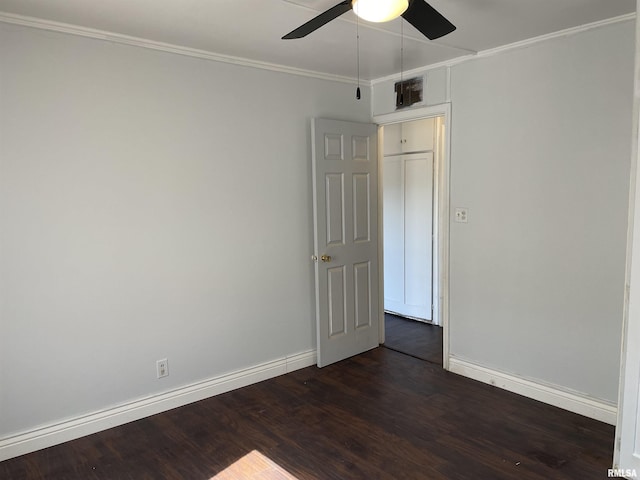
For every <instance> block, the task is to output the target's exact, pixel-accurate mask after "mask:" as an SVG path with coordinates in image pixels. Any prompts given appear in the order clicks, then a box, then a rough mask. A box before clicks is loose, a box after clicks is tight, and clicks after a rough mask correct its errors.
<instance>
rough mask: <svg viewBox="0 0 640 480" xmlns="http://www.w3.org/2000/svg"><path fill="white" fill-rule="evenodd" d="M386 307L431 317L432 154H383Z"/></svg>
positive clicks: (424, 317)
mask: <svg viewBox="0 0 640 480" xmlns="http://www.w3.org/2000/svg"><path fill="white" fill-rule="evenodd" d="M383 168H384V171H383V175H384V183H383V196H384V203H383V207H384V217H383V218H384V292H385V295H384V297H385V298H384V308H385V310H387V311H390V312H394V313H398V314H400V315H404V316H407V317H412V318H417V319H421V320H429V321H430V320H432V318H431V315H432V313H431V304H432V284H431V283H432V270H433V266H432V260H433V259H432V251H433V238H432V233H433V152H425V153H418V154H410V155H401V156H396V157H385V158H384V165H383Z"/></svg>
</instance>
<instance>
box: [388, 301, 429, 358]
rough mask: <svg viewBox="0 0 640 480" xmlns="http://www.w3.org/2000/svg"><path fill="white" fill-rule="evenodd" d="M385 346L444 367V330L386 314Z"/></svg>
mask: <svg viewBox="0 0 640 480" xmlns="http://www.w3.org/2000/svg"><path fill="white" fill-rule="evenodd" d="M384 321H385V342H384V346H385V347H387V348H390V349H392V350H396V351H398V352H402V353H405V354H407V355H411V356H413V357H416V358H420V359H422V360H426V361H427V362H431V363H435V364H437V365H442V328H441V327H438V326H437V325H431V324H429V323H424V322H419V321H416V320H411V319H408V318H404V317H400V316H398V315H393V314H391V313H385V314H384Z"/></svg>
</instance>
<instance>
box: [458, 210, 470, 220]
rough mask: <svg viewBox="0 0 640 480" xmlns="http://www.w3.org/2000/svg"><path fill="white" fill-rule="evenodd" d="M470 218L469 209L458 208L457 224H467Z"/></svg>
mask: <svg viewBox="0 0 640 480" xmlns="http://www.w3.org/2000/svg"><path fill="white" fill-rule="evenodd" d="M468 218H469V209H468V208H466V207H456V222H458V223H467V221H468Z"/></svg>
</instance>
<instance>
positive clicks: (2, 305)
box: [0, 24, 370, 439]
mask: <svg viewBox="0 0 640 480" xmlns="http://www.w3.org/2000/svg"><path fill="white" fill-rule="evenodd" d="M0 65H1V66H2V67H1V69H0V135H1V137H0V232H1V244H0V247H1V250H0V385H1V388H0V439H2V438H6V437H7V436H9V435H11V434H13V433H17V432H21V431H26V430H30V429H33V428H35V427H38V426H40V425H46V424H51V423H54V422H59V421H62V420H65V419H69V418H75V417H77V416H79V415H82V414H86V413H89V412H94V411H97V410H100V409H105V408H108V407H112V406H115V405H120V404H123V403H126V402H129V401H132V400H136V399H139V398H143V397H146V396H149V395H153V394H155V393H159V392H163V391H168V390H171V389H175V388H178V387H180V386H182V385H186V384H190V383H192V382H196V381H198V380H203V379H208V378H211V377H214V376H217V375H220V374H223V373H227V372H230V371H235V370H238V369H240V368H243V367H248V366H254V365H257V364H259V363H262V362H266V361H269V360H273V359H277V358H282V357H284V356H286V355H290V354H295V353H298V352H302V351H307V350H309V349H313V348H315V334H314V332H315V327H314V324H315V323H314V322H315V318H314V315H313V306H312V303H313V287H312V278H313V275H312V264H311V262H310V261H309V258H310V255H311V253H312V223H311V217H312V216H311V192H310V184H311V181H310V178H311V175H310V161H309V151H310V146H309V136H310V135H309V119H310V117H312V116H327V117H332V118H339V119H340V118H341V119H351V120H358V121H367V120H369V116H370V112H369V105H368V103H366V102H357V101H356V100H355V98H354V88H353V86H351V85H347V84H342V83H336V82H330V81H325V80H319V79H312V78H307V77H297V76H292V75H287V74H283V73H277V72H271V71H264V70H256V69H252V68H245V67H240V66H233V65H228V64H221V63H214V62H210V61H205V60H201V59H195V58H188V57H183V56H177V55H173V54H168V53H163V52H158V51H152V50H146V49H141V48H136V47H130V46H124V45H118V44H113V43H109V42H104V41H99V40H93V39H86V38H80V37H74V36H69V35H64V34H58V33H53V32H46V31H39V30H32V29H28V28H23V27H18V26H11V25H6V24H0ZM363 94H364V95H365V98H366V96H368V95H369V91H368V90H367V91H365V92H363ZM164 357H167V358H168V359H169V367H170V376H169V377H167V378H165V379H162V380H157V379H156V372H155V362H156V360H157V359H160V358H164Z"/></svg>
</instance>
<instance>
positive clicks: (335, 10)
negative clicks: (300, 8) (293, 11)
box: [282, 0, 351, 40]
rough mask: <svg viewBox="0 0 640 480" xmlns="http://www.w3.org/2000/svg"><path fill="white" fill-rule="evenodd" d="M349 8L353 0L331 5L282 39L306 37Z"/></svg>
mask: <svg viewBox="0 0 640 480" xmlns="http://www.w3.org/2000/svg"><path fill="white" fill-rule="evenodd" d="M349 10H351V0H344V1H343V2H340V3H339V4H337V5H336V6H334V7H331V8H330V9H329V10H327V11H326V12H324V13H321V14H320V15H318V16H317V17H314V18H312V19H311V20H309V21H308V22H307V23H305V24H304V25H301V26H299V27H298V28H296V29H295V30H294V31H292V32H289V33H287V34H286V35H285V36H284V37H282V39H283V40H288V39H290V38H302V37H306V36H307V35H309V34H310V33H311V32H313V31H315V30H317V29H319V28H320V27H321V26H323V25H324V24H326V23H329V22H330V21H331V20H333V19H334V18H338V17H339V16H340V15H342V14H343V13H346V12H348V11H349Z"/></svg>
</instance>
